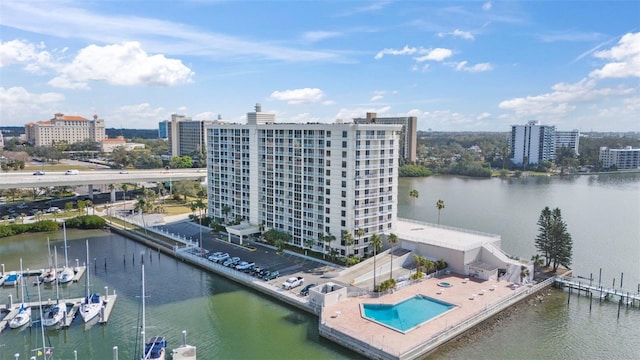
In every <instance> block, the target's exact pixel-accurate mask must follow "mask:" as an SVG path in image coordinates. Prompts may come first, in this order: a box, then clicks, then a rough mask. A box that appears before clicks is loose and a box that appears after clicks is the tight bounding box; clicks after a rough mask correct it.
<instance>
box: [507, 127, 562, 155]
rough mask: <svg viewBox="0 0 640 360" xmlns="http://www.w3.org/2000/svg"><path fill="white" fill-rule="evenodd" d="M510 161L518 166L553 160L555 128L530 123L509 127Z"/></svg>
mask: <svg viewBox="0 0 640 360" xmlns="http://www.w3.org/2000/svg"><path fill="white" fill-rule="evenodd" d="M510 148H511V161H512V162H513V163H514V164H518V165H529V164H539V163H541V162H543V161H554V160H555V149H556V143H555V126H548V125H540V123H539V122H538V121H530V122H529V123H527V125H513V126H511V139H510Z"/></svg>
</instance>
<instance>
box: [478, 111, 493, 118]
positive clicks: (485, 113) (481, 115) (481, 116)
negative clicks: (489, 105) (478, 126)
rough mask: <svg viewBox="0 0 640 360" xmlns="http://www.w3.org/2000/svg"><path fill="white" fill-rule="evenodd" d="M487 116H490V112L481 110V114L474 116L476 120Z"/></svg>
mask: <svg viewBox="0 0 640 360" xmlns="http://www.w3.org/2000/svg"><path fill="white" fill-rule="evenodd" d="M489 117H491V114H489V113H488V112H483V113H482V114H480V115H478V116H476V120H484V119H486V118H489Z"/></svg>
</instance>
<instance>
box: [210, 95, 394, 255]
mask: <svg viewBox="0 0 640 360" xmlns="http://www.w3.org/2000/svg"><path fill="white" fill-rule="evenodd" d="M400 131H401V126H400V125H382V124H377V123H371V124H361V125H356V124H352V123H349V124H277V123H275V115H273V114H266V113H262V111H261V109H260V108H259V107H258V106H256V111H255V112H253V113H248V114H247V124H213V125H209V126H207V142H208V148H207V169H208V174H207V175H208V184H207V189H208V208H209V215H210V216H212V217H214V218H219V219H224V220H225V221H236V220H241V221H245V222H247V223H248V224H247V225H245V226H244V227H242V228H240V229H235V230H233V229H231V228H230V227H227V230H228V231H229V232H230V233H232V234H237V235H239V236H244V235H249V234H252V233H257V232H258V228H261V229H262V230H263V231H266V230H269V229H276V230H279V231H282V232H285V233H287V234H289V235H290V236H291V240H290V242H289V243H290V245H292V246H297V247H301V248H311V249H314V250H316V251H320V252H324V253H327V252H329V250H330V249H336V250H338V251H339V252H340V253H341V254H342V255H343V256H348V255H352V254H354V255H356V256H359V257H361V256H364V255H366V254H370V253H371V251H372V250H371V244H370V243H369V241H370V239H371V236H372V235H373V234H383V233H385V232H389V231H392V227H393V223H394V221H395V218H396V210H397V209H396V207H397V181H398V143H399V133H400ZM358 229H361V230H362V231H363V232H362V234H361V235H360V236H358V235H357V234H359V233H360V232H359V231H356V230H358ZM234 231H237V233H234ZM345 232H347V233H350V234H351V235H352V236H353V240H354V243H353V244H350V245H347V244H345V243H344V242H343V241H342V238H343V233H345Z"/></svg>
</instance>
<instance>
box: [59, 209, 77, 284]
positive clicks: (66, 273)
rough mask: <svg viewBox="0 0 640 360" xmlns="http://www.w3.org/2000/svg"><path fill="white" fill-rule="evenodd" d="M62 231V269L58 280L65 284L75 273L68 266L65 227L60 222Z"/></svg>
mask: <svg viewBox="0 0 640 360" xmlns="http://www.w3.org/2000/svg"><path fill="white" fill-rule="evenodd" d="M62 231H63V234H64V269H62V271H61V272H60V275H59V276H58V282H59V283H60V284H66V283H68V282H71V280H73V277H74V276H75V275H76V274H75V272H74V271H73V269H72V268H70V267H69V255H68V254H67V227H66V225H65V223H64V222H63V223H62Z"/></svg>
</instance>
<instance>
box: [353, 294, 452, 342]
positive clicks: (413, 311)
mask: <svg viewBox="0 0 640 360" xmlns="http://www.w3.org/2000/svg"><path fill="white" fill-rule="evenodd" d="M455 307H456V306H455V305H453V304H449V303H447V302H444V301H440V300H436V299H434V298H430V297H428V296H424V295H416V296H414V297H412V298H409V299H407V300H403V301H401V302H399V303H396V304H362V316H364V317H365V318H367V319H369V320H372V321H375V322H377V323H379V324H382V325H384V326H387V327H389V328H392V329H394V330H397V331H400V332H402V333H405V332H407V331H409V330H411V329H413V328H415V327H416V326H418V325H420V324H423V323H425V322H427V321H429V320H431V319H433V318H436V317H438V316H440V315H442V314H444V313H446V312H447V311H450V310H452V309H454V308H455Z"/></svg>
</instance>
